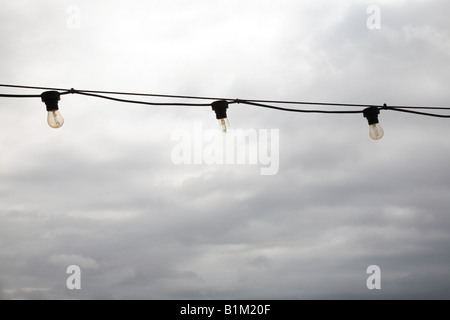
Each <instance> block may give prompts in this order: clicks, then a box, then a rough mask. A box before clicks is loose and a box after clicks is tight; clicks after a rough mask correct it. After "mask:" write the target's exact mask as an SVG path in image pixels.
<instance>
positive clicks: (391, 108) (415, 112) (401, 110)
mask: <svg viewBox="0 0 450 320" xmlns="http://www.w3.org/2000/svg"><path fill="white" fill-rule="evenodd" d="M383 109H385V110H393V111H399V112H407V113H412V114H418V115H422V116H428V117H436V118H450V115H444V114H435V113H427V112H419V111H412V110H405V109H398V108H396V107H387V108H383Z"/></svg>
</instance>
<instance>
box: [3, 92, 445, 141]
mask: <svg viewBox="0 0 450 320" xmlns="http://www.w3.org/2000/svg"><path fill="white" fill-rule="evenodd" d="M0 87H4V88H14V89H27V90H41V91H42V90H45V91H44V92H43V93H41V94H39V95H37V94H11V93H7V94H3V93H1V94H0V97H2V98H41V100H42V101H43V102H44V103H45V104H46V106H47V111H48V113H49V116H48V123H49V125H50V126H51V127H54V128H59V127H61V126H62V125H63V123H64V119H63V118H62V116H61V113H60V112H59V107H58V101H59V100H60V96H61V95H68V94H78V95H83V96H89V97H94V98H100V99H107V100H111V101H116V102H122V103H131V104H141V105H151V106H175V107H176V106H184V107H208V106H210V107H211V108H212V110H213V111H215V113H216V118H217V119H218V120H219V123H220V125H221V127H222V130H223V131H224V132H226V131H227V127H228V119H227V116H226V110H227V109H228V105H229V104H245V105H249V106H253V107H258V108H268V109H273V110H278V111H286V112H297V113H326V114H356V113H362V114H363V115H364V117H365V118H367V120H368V122H369V126H370V135H371V137H372V138H373V139H375V140H378V139H380V138H381V137H382V136H383V131H382V129H381V126H380V125H379V123H378V114H379V113H380V110H391V111H397V112H404V113H411V114H416V115H421V116H429V117H438V118H450V114H437V113H430V112H422V111H415V110H418V109H419V110H447V111H449V110H450V107H433V106H409V105H394V106H387V105H386V104H384V105H383V106H380V105H375V104H355V103H332V102H311V101H288V100H256V99H235V98H224V97H207V96H187V95H169V94H155V93H134V92H120V91H99V90H79V89H73V88H71V89H68V88H53V87H42V86H23V85H12V84H0ZM117 96H129V97H130V96H131V97H152V98H165V99H177V100H179V99H183V100H190V101H192V100H209V101H210V102H208V103H198V102H195V103H194V102H179V101H177V102H152V101H142V100H134V99H130V98H127V99H124V98H119V97H117ZM280 105H297V106H305V105H308V106H315V107H323V106H327V107H348V108H352V110H323V109H317V108H316V109H298V108H291V107H289V108H288V107H286V106H284V107H282V106H280ZM353 108H359V110H355V109H353Z"/></svg>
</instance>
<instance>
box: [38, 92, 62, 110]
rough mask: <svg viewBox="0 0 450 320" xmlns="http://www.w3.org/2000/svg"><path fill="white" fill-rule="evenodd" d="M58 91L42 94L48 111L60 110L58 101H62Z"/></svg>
mask: <svg viewBox="0 0 450 320" xmlns="http://www.w3.org/2000/svg"><path fill="white" fill-rule="evenodd" d="M60 96H61V94H60V93H59V92H58V91H45V92H43V93H42V94H41V99H42V102H44V103H45V105H46V106H47V111H56V110H59V107H58V101H59V100H61V98H60Z"/></svg>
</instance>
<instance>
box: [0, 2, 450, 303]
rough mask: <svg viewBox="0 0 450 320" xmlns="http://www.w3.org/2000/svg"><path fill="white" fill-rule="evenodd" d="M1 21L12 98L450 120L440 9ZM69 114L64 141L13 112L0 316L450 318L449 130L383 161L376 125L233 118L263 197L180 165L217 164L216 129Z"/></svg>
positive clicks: (127, 10)
mask: <svg viewBox="0 0 450 320" xmlns="http://www.w3.org/2000/svg"><path fill="white" fill-rule="evenodd" d="M1 4H2V6H1V10H0V37H1V50H0V57H1V59H0V83H3V84H17V85H29V86H45V87H57V88H76V89H80V90H82V89H85V90H106V91H130V92H142V93H156V94H172V95H194V96H208V97H229V98H240V99H269V100H296V101H317V102H337V103H364V104H376V105H382V104H383V103H387V104H388V105H389V104H390V105H419V106H450V91H449V90H448V83H449V81H450V64H449V63H448V62H449V59H450V21H449V19H448V12H449V11H450V4H449V2H448V1H445V0H430V1H424V0H423V1H419V0H411V1H405V0H389V1H388V0H384V1H381V0H379V1H376V0H373V1H362V0H361V1H356V0H353V1H350V0H342V1H339V0H337V1H336V0H334V1H331V0H330V1H325V0H321V1H317V0H314V1H313V0H311V1H294V0H281V1H279V0H277V1H261V0H258V1H256V0H255V1H253V0H251V1H237V0H228V1H225V0H222V1H219V0H214V1H211V0H208V1H207V0H195V1H181V0H164V1H162V0H158V1H157V0H152V1H143V0H142V1H139V0H130V1H81V0H71V1H49V0H41V1H31V0H16V1H6V0H2V1H1ZM371 5H375V6H376V8H378V9H379V10H380V17H381V20H380V25H379V27H380V28H379V29H370V28H368V26H367V20H368V19H369V18H370V16H371V14H370V13H368V12H367V9H368V7H369V6H371ZM41 92H42V90H23V89H22V90H19V89H13V88H0V93H20V94H40V93H41ZM139 99H140V100H145V98H143V97H140V98H139ZM148 100H149V101H156V102H167V101H169V100H168V99H160V98H153V99H151V98H148ZM170 101H173V100H170ZM59 105H60V110H61V113H62V114H63V116H64V118H65V124H64V126H63V127H62V128H60V129H52V128H50V127H49V126H48V125H47V123H46V117H47V115H46V110H45V105H44V104H43V103H42V102H41V101H40V99H39V98H28V99H11V98H0V132H1V134H0V150H1V153H0V200H1V201H0V298H2V299H72V298H74V299H449V298H450V280H449V279H450V235H449V232H448V230H450V212H449V206H450V198H449V194H450V170H449V163H450V143H449V139H448V137H449V136H450V122H449V121H450V120H446V119H439V118H430V117H423V116H418V115H412V114H405V113H397V112H394V111H382V112H381V114H380V124H381V125H382V126H383V128H384V131H385V135H384V137H383V139H381V140H379V141H374V140H371V139H370V138H369V136H368V131H369V129H368V125H367V121H366V119H364V118H363V116H362V115H361V114H346V115H334V114H330V115H328V114H300V113H287V112H281V111H275V110H269V109H261V108H256V107H252V106H246V105H241V104H239V105H237V104H234V105H230V108H229V109H228V118H229V121H230V124H231V126H232V128H234V129H244V130H250V131H251V132H253V133H255V134H256V138H257V141H256V142H255V141H252V142H251V141H250V142H248V144H249V145H250V144H253V145H254V146H255V145H257V146H259V148H260V149H261V150H263V151H264V150H265V149H267V147H268V146H269V145H271V149H270V150H271V151H273V152H272V156H273V158H272V160H273V161H274V163H275V162H276V161H278V162H279V163H278V168H277V169H278V170H276V172H274V174H269V175H264V174H261V172H262V171H261V168H263V167H264V165H263V164H262V159H260V158H258V160H259V161H258V162H257V163H256V164H252V163H250V162H248V163H244V164H238V163H237V162H234V163H231V162H228V163H223V164H220V163H207V162H206V161H203V162H200V163H198V164H194V163H192V164H189V163H181V164H180V163H179V161H178V162H177V161H176V159H174V153H176V152H175V151H174V150H179V149H176V148H179V147H180V146H186V145H189V146H191V145H192V150H191V149H190V150H191V151H192V152H193V153H195V152H205V148H206V147H205V144H206V145H207V143H206V142H208V135H210V136H211V135H212V136H214V134H212V133H214V132H218V131H217V130H219V127H218V124H217V120H216V119H215V115H214V113H213V112H212V110H211V108H210V107H154V106H140V105H131V104H124V103H119V102H113V101H107V100H102V99H96V98H93V97H87V96H81V95H65V96H62V99H61V101H60V104H59ZM305 108H306V107H305ZM328 109H330V108H328ZM332 110H334V109H332ZM275 133H278V136H277V135H275ZM265 135H269V136H271V141H270V143H268V141H266V140H264V139H265ZM216 137H221V135H218V136H216ZM177 139H178V140H177ZM205 140H206V141H205ZM199 142H200V143H203V144H200V147H198V146H199V145H197V147H194V146H193V145H194V144H196V143H199ZM195 148H197V149H195ZM195 150H196V151H195ZM237 150H239V149H237ZM241 150H242V149H241ZM249 150H250V149H249ZM267 150H268V149H267ZM267 150H266V151H267ZM238 152H239V151H238ZM197 155H198V154H197ZM200 159H203V158H202V157H201V155H200ZM70 265H78V266H79V267H80V269H81V290H76V289H75V290H69V289H68V288H67V286H66V280H67V278H68V277H69V274H67V273H66V270H67V267H68V266H70ZM371 265H377V266H379V267H380V269H381V289H380V290H376V289H375V290H369V289H368V288H367V286H366V280H367V279H368V277H369V276H370V275H369V274H367V273H366V270H367V268H368V267H369V266H371Z"/></svg>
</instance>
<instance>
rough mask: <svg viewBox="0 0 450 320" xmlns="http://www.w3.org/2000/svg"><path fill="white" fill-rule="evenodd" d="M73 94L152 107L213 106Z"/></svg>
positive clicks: (80, 92) (83, 93)
mask: <svg viewBox="0 0 450 320" xmlns="http://www.w3.org/2000/svg"><path fill="white" fill-rule="evenodd" d="M71 93H76V94H81V95H84V96H91V97H97V98H102V99H107V100H113V101H118V102H125V103H136V104H145V105H151V106H190V107H205V106H211V104H210V103H174V102H167V103H162V102H160V103H158V102H147V101H136V100H125V99H118V98H113V97H107V96H103V95H99V94H93V93H86V92H84V91H75V92H71Z"/></svg>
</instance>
